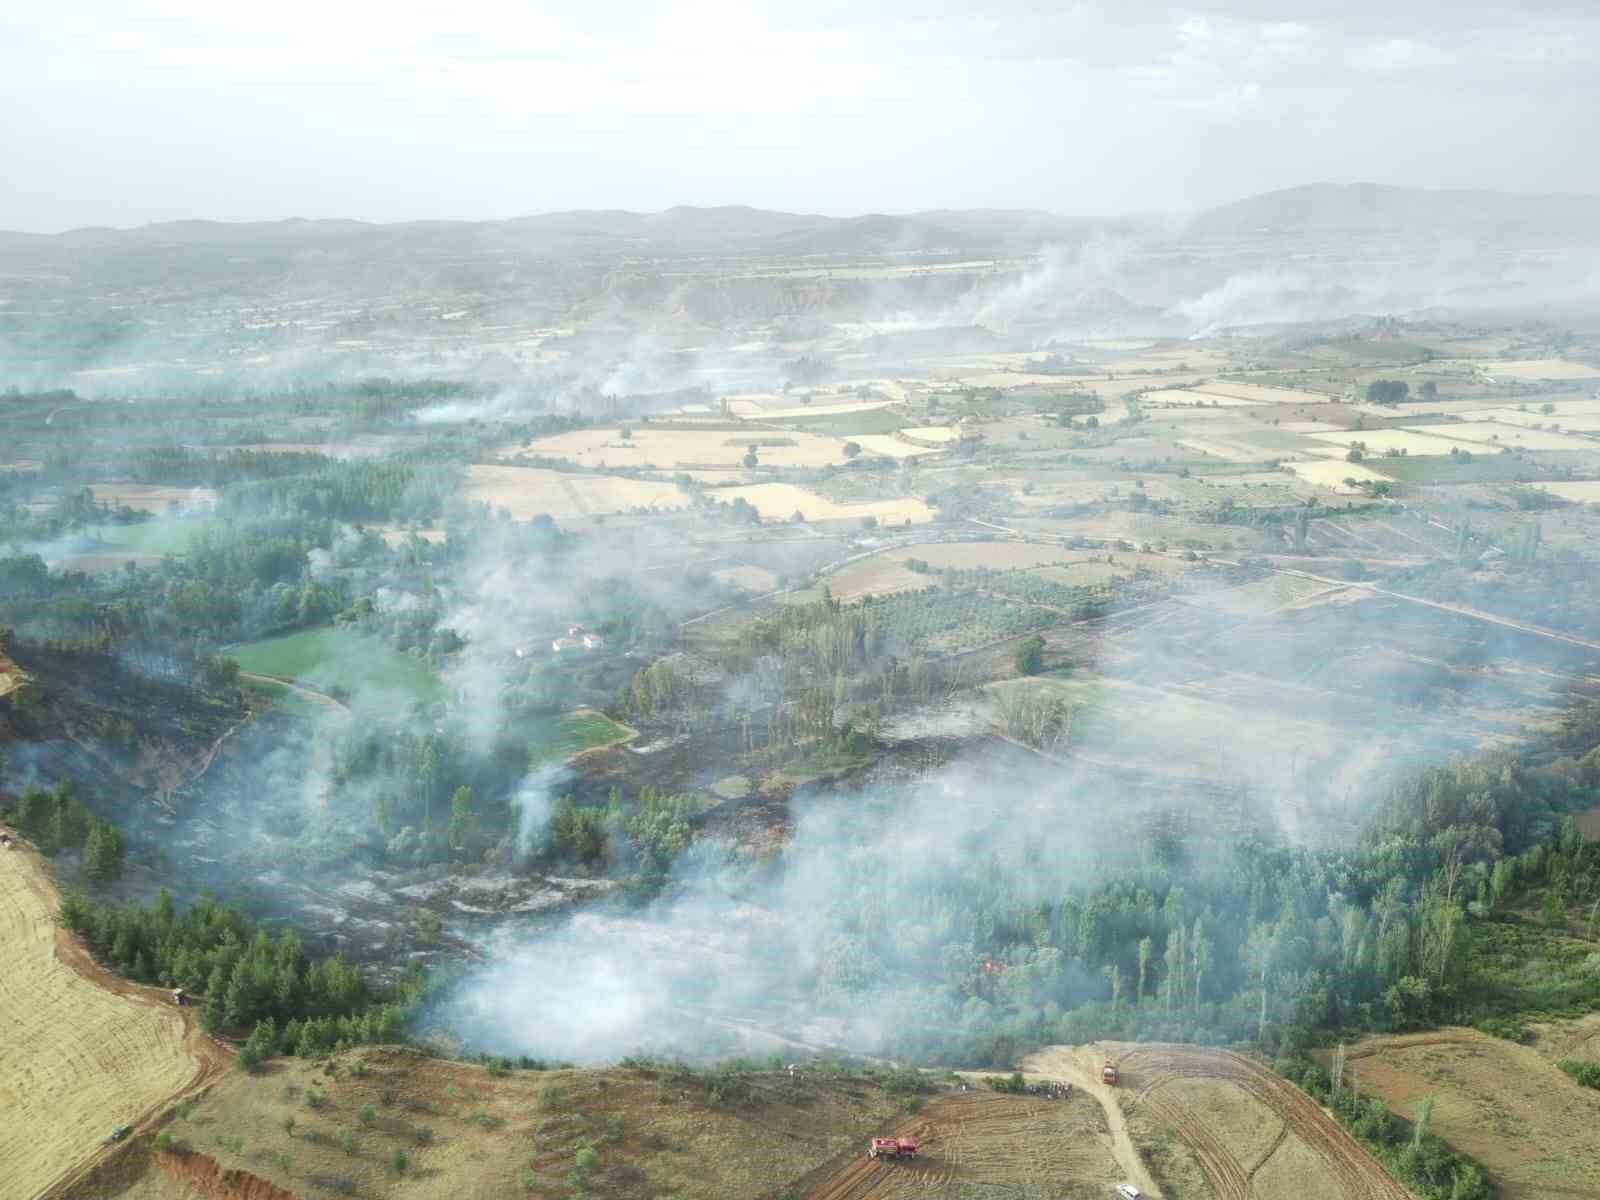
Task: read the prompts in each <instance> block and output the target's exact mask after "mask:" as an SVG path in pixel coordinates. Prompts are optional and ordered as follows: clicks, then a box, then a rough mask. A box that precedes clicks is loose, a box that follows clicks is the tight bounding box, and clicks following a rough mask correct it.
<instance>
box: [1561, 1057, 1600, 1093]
mask: <svg viewBox="0 0 1600 1200" xmlns="http://www.w3.org/2000/svg"><path fill="white" fill-rule="evenodd" d="M1556 1066H1558V1067H1560V1068H1561V1069H1562V1070H1563V1071H1565V1072H1566V1073H1567V1074H1568V1075H1570V1076H1571V1077H1572V1078H1573V1080H1574V1081H1576V1082H1577V1083H1580V1084H1582V1085H1583V1086H1584V1087H1587V1088H1600V1063H1591V1062H1581V1061H1579V1060H1578V1059H1574V1058H1563V1059H1561V1060H1560V1061H1559V1062H1557V1063H1556Z"/></svg>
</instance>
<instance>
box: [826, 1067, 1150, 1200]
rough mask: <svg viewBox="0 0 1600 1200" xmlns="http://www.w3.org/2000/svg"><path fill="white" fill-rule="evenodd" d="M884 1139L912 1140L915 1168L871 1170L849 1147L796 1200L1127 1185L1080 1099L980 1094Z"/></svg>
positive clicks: (1052, 1192)
mask: <svg viewBox="0 0 1600 1200" xmlns="http://www.w3.org/2000/svg"><path fill="white" fill-rule="evenodd" d="M890 1132H892V1133H893V1134H894V1135H896V1136H900V1137H915V1138H916V1139H917V1140H918V1143H919V1146H918V1151H917V1157H916V1159H914V1160H912V1161H909V1162H906V1161H902V1162H893V1161H884V1160H879V1161H873V1160H871V1159H869V1158H867V1157H866V1155H864V1154H863V1153H861V1150H860V1149H859V1148H852V1149H851V1151H849V1152H847V1153H846V1154H844V1155H841V1156H840V1159H839V1161H838V1162H837V1164H836V1165H832V1166H831V1169H829V1170H828V1171H827V1173H826V1175H825V1176H824V1177H823V1178H821V1179H819V1180H817V1181H816V1182H814V1183H813V1184H812V1185H811V1186H810V1187H809V1188H807V1189H806V1190H805V1191H804V1192H802V1193H800V1195H802V1196H803V1197H804V1200H897V1198H901V1197H903V1198H905V1200H912V1198H914V1197H923V1196H931V1197H950V1198H951V1200H955V1198H958V1197H964V1196H982V1197H985V1198H992V1200H1035V1198H1037V1200H1080V1198H1081V1200H1091V1198H1093V1200H1100V1198H1102V1197H1105V1196H1108V1195H1110V1194H1111V1189H1112V1188H1113V1187H1115V1185H1116V1184H1118V1183H1121V1182H1123V1181H1124V1180H1125V1179H1126V1178H1127V1176H1126V1175H1125V1174H1124V1173H1123V1171H1122V1169H1121V1168H1120V1167H1119V1166H1118V1163H1117V1159H1116V1158H1115V1157H1114V1156H1113V1154H1112V1153H1111V1150H1110V1148H1109V1146H1108V1143H1109V1142H1110V1130H1109V1127H1108V1125H1107V1123H1106V1118H1105V1115H1104V1113H1103V1112H1102V1111H1101V1107H1100V1105H1099V1104H1098V1103H1097V1102H1096V1101H1095V1100H1094V1099H1093V1098H1092V1097H1091V1096H1089V1095H1087V1094H1085V1093H1084V1092H1083V1091H1081V1090H1080V1091H1076V1092H1075V1094H1074V1095H1073V1096H1071V1097H1070V1098H1068V1099H1064V1100H1050V1099H1045V1098H1042V1097H1036V1096H1010V1095H1001V1094H998V1093H995V1092H991V1091H985V1090H982V1089H981V1087H978V1088H974V1090H972V1091H970V1092H966V1093H961V1094H957V1095H945V1096H940V1097H937V1098H935V1099H934V1100H932V1101H930V1102H929V1103H928V1104H927V1105H926V1107H924V1108H923V1109H922V1111H921V1112H919V1113H917V1114H915V1115H914V1116H911V1117H903V1118H901V1119H900V1120H899V1121H898V1122H897V1123H895V1125H894V1126H893V1128H892V1131H890ZM818 1174H822V1172H818Z"/></svg>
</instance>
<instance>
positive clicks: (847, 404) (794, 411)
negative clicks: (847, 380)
mask: <svg viewBox="0 0 1600 1200" xmlns="http://www.w3.org/2000/svg"><path fill="white" fill-rule="evenodd" d="M791 400H792V398H791ZM893 403H895V402H894V401H893V400H846V401H841V402H839V403H837V404H805V405H799V406H795V405H794V404H792V403H791V404H790V405H788V406H787V407H784V408H772V409H763V410H761V411H759V412H749V413H744V412H741V413H740V414H739V415H740V416H749V417H759V418H760V419H761V420H764V421H794V420H803V419H805V418H806V417H827V416H833V415H836V414H838V413H858V412H871V411H872V410H873V409H875V408H888V407H889V406H890V405H891V404H893Z"/></svg>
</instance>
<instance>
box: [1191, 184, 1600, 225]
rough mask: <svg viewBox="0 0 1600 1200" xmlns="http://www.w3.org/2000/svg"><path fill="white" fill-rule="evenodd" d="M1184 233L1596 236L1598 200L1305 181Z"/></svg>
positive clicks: (1199, 219) (1220, 211)
mask: <svg viewBox="0 0 1600 1200" xmlns="http://www.w3.org/2000/svg"><path fill="white" fill-rule="evenodd" d="M1188 231H1189V232H1190V233H1191V234H1195V235H1199V236H1242V235H1247V234H1267V233H1270V234H1336V233H1344V234H1385V233H1394V234H1427V233H1448V232H1462V233H1474V234H1480V235H1490V236H1499V237H1528V236H1556V237H1580V238H1597V237H1600V196H1583V195H1560V194H1555V195H1528V196H1524V195H1514V194H1512V193H1508V192H1490V191H1465V190H1455V191H1446V190H1433V189H1428V188H1403V187H1391V186H1388V185H1386V184H1380V183H1351V184H1337V183H1310V184H1305V185H1303V186H1301V187H1292V188H1284V189H1283V190H1281V191H1276V192H1264V193H1262V194H1261V195H1258V196H1249V197H1246V198H1245V199H1243V200H1235V201H1233V202H1232V203H1230V204H1224V205H1221V206H1219V207H1217V208H1213V209H1209V210H1207V211H1205V212H1202V213H1200V214H1199V215H1198V216H1196V217H1194V218H1193V219H1192V220H1191V221H1190V222H1189V225H1188Z"/></svg>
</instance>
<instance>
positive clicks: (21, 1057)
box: [0, 847, 228, 1200]
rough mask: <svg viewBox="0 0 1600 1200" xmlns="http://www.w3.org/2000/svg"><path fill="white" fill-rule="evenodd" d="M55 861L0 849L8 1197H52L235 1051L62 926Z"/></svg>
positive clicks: (0, 1009) (0, 1049)
mask: <svg viewBox="0 0 1600 1200" xmlns="http://www.w3.org/2000/svg"><path fill="white" fill-rule="evenodd" d="M57 904H58V900H57V895H56V889H55V886H54V884H53V882H52V881H51V879H50V874H49V869H48V867H47V866H46V865H45V863H44V862H43V861H42V860H41V859H40V858H39V856H38V855H37V854H36V853H35V852H34V851H33V850H31V849H29V848H26V847H17V848H13V849H10V850H0V945H3V946H4V948H5V955H6V958H5V965H4V969H3V970H0V1113H4V1115H5V1119H4V1120H0V1164H3V1167H0V1197H5V1198H6V1200H12V1198H13V1197H15V1198H17V1200H21V1198H22V1197H40V1196H48V1195H52V1194H55V1193H57V1192H59V1190H60V1189H61V1188H62V1187H64V1186H66V1184H67V1183H68V1182H69V1181H70V1180H72V1179H75V1178H78V1177H79V1176H81V1175H82V1173H83V1172H84V1171H86V1170H88V1169H89V1168H91V1167H92V1166H93V1165H94V1164H95V1163H96V1162H98V1161H99V1160H100V1159H101V1158H102V1157H103V1155H104V1154H105V1153H106V1150H107V1147H106V1145H105V1140H106V1138H107V1136H108V1135H109V1134H110V1132H111V1130H112V1129H113V1128H114V1127H116V1126H117V1125H121V1124H128V1125H134V1126H138V1125H139V1124H141V1123H142V1122H144V1121H146V1120H148V1119H149V1118H150V1117H152V1116H153V1115H154V1114H155V1113H157V1112H158V1111H160V1110H161V1109H162V1108H164V1107H165V1106H166V1105H167V1104H168V1103H170V1102H171V1101H172V1100H173V1099H174V1098H176V1097H178V1096H180V1095H182V1094H184V1093H186V1092H189V1091H191V1090H193V1089H195V1088H197V1087H200V1086H202V1085H203V1084H205V1083H206V1082H207V1081H208V1080H209V1079H211V1078H212V1077H213V1076H214V1075H215V1074H216V1073H217V1072H218V1071H219V1070H221V1069H222V1067H223V1066H224V1065H225V1064H226V1062H227V1061H228V1055H227V1054H226V1052H225V1051H223V1050H222V1049H221V1048H220V1047H218V1046H217V1045H216V1044H215V1043H213V1042H212V1041H211V1040H210V1039H209V1038H207V1037H206V1036H205V1035H204V1034H202V1033H201V1032H200V1031H199V1029H198V1027H197V1026H196V1025H195V1024H194V1022H193V1020H192V1017H191V1014H190V1013H188V1012H185V1011H180V1010H178V1009H175V1008H174V1007H173V1006H172V1004H171V1002H170V999H168V998H166V997H165V996H164V994H163V993H162V992H161V991H160V990H159V989H155V988H145V987H138V986H136V985H133V984H130V983H127V982H126V981H124V980H120V979H117V978H115V977H114V976H111V975H109V974H108V973H106V972H105V971H104V970H103V969H101V968H100V967H98V966H97V965H96V964H95V963H94V962H93V960H92V959H90V957H89V956H88V954H87V953H86V952H85V951H84V949H83V947H82V946H81V945H80V944H79V943H78V942H77V941H76V939H74V938H72V937H71V936H70V935H68V934H67V933H66V932H65V931H63V930H60V929H58V928H57V927H56V924H55V916H56V910H57Z"/></svg>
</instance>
